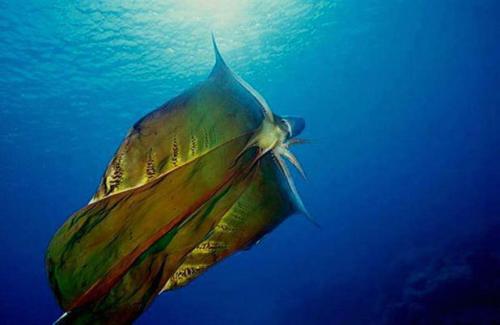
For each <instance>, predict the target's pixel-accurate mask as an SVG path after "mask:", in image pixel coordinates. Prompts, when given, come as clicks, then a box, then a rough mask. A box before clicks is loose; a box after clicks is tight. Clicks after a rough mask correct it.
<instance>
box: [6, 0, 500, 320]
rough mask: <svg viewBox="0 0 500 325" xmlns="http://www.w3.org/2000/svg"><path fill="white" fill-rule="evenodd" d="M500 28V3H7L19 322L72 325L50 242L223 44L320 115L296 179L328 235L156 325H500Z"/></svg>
mask: <svg viewBox="0 0 500 325" xmlns="http://www.w3.org/2000/svg"><path fill="white" fill-rule="evenodd" d="M499 17H500V4H499V3H498V1H495V0H453V1H452V0H440V1H430V0H427V1H425V0H414V1H396V0H384V1H382V0H369V1H366V0H365V1H361V0H352V1H335V2H334V1H307V0H282V1H240V2H235V1H221V0H218V1H214V2H208V1H195V0H186V1H182V2H181V1H179V2H173V1H170V2H169V1H147V2H146V1H145V2H133V1H110V2H108V1H106V2H98V1H75V2H73V1H54V2H45V1H35V0H33V1H27V0H26V1H1V2H0V121H1V125H2V127H1V129H0V164H1V165H0V166H1V169H0V194H1V195H0V204H1V205H0V206H1V210H0V211H1V212H0V218H1V219H0V221H1V226H0V260H1V262H2V263H1V266H0V283H1V291H0V323H2V324H49V323H51V322H52V321H54V320H55V319H56V318H57V317H59V315H60V314H61V310H60V309H59V307H58V306H57V304H56V300H55V298H54V297H53V295H52V293H51V291H50V288H49V285H48V280H47V277H46V273H45V268H44V253H45V249H46V247H47V244H48V242H49V240H50V238H51V237H52V235H53V234H54V232H55V231H56V230H57V228H58V227H59V226H60V225H61V224H62V223H63V222H64V220H65V219H66V218H67V217H68V216H69V215H70V214H71V213H72V212H74V211H76V210H77V209H79V208H80V207H82V206H83V205H85V204H86V203H87V202H88V200H89V199H90V197H91V196H92V194H93V192H94V190H95V189H96V186H97V184H98V181H99V178H100V176H101V174H102V172H103V170H104V168H105V166H106V164H107V162H108V161H109V159H110V158H111V157H112V155H113V153H114V151H115V149H116V147H117V146H118V144H119V143H120V142H121V140H122V139H123V137H124V136H125V134H126V132H127V130H128V128H129V127H130V126H131V125H133V123H134V122H135V121H136V120H138V119H139V118H140V117H141V116H143V115H144V114H146V113H147V112H149V111H151V110H152V109H154V108H155V107H157V106H159V105H160V104H162V103H163V102H165V101H166V100H168V99H169V98H171V97H172V96H174V95H176V94H178V93H179V92H180V91H182V90H183V89H185V88H187V87H189V86H191V85H193V84H195V83H197V82H199V81H201V80H203V79H204V78H205V77H206V76H207V75H208V73H209V71H210V69H211V65H212V64H213V57H212V56H213V52H212V50H211V48H210V46H211V44H210V32H211V31H214V32H215V33H216V36H217V38H218V41H219V46H220V49H221V52H222V53H223V55H224V57H225V59H226V61H227V62H228V64H229V65H230V66H231V67H232V69H233V70H234V71H235V72H237V73H238V74H239V75H240V76H242V77H243V78H244V79H245V80H247V81H248V82H249V83H250V84H252V85H253V86H254V87H255V88H256V89H258V90H259V91H260V92H261V93H262V95H263V96H264V97H265V98H266V99H267V101H268V102H269V103H270V106H271V107H272V109H273V110H274V111H275V112H276V113H278V114H284V115H298V116H302V117H304V118H305V119H306V121H307V127H306V130H305V133H304V137H306V138H308V139H310V140H311V144H309V145H305V146H301V147H300V148H296V149H295V152H296V154H297V156H298V157H299V159H300V160H301V162H302V164H303V166H304V169H305V170H306V173H307V174H308V179H307V181H302V180H300V178H299V177H296V178H297V181H296V182H297V186H298V189H299V192H300V193H301V195H302V198H303V201H304V203H305V205H306V206H307V208H308V210H309V211H310V213H311V215H313V216H314V218H315V219H316V220H317V222H318V223H320V224H321V229H317V228H316V227H314V226H312V225H311V224H310V223H309V222H308V221H307V220H306V219H305V218H302V217H291V218H290V219H289V220H287V221H286V222H285V223H284V224H282V225H281V226H280V227H279V228H278V229H277V230H276V231H274V232H273V233H271V234H270V235H268V236H267V237H266V238H265V239H264V240H263V241H262V242H261V243H260V244H259V245H257V246H255V247H254V248H252V249H251V250H249V251H245V252H243V253H239V254H237V255H235V256H233V257H231V258H229V259H227V260H225V261H224V262H222V263H221V264H219V265H217V266H215V267H214V268H212V269H210V271H208V272H207V273H206V274H205V275H204V276H202V277H201V278H199V279H198V280H196V281H194V282H193V283H191V284H190V285H188V286H187V287H185V288H183V289H180V290H177V291H174V292H169V293H167V294H164V295H162V296H160V297H158V298H157V299H156V301H155V302H154V303H153V305H152V306H151V307H150V308H149V309H148V310H147V311H146V312H145V313H144V314H143V316H142V317H141V318H140V319H139V320H138V321H137V323H138V324H163V323H164V324H199V323H201V322H203V323H204V324H440V323H441V324H443V323H445V324H457V323H460V322H461V323H462V324H491V323H493V322H494V321H495V320H496V321H497V322H500V283H499V278H500V241H499V237H500V199H499V198H500V168H499V160H498V159H499V157H500V141H499V135H498V133H499V122H500V116H499V114H500V112H499V109H500V68H499V64H500V42H499V40H500V19H499ZM295 176H298V175H295ZM446 322H448V323H446Z"/></svg>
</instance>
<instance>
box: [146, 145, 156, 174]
mask: <svg viewBox="0 0 500 325" xmlns="http://www.w3.org/2000/svg"><path fill="white" fill-rule="evenodd" d="M146 176H147V178H148V180H150V179H152V178H154V177H155V176H156V169H155V161H154V159H153V150H152V149H149V152H148V159H147V161H146Z"/></svg>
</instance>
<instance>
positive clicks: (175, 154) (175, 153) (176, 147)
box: [172, 135, 179, 166]
mask: <svg viewBox="0 0 500 325" xmlns="http://www.w3.org/2000/svg"><path fill="white" fill-rule="evenodd" d="M178 162H179V145H178V144H177V137H176V136H175V135H174V138H173V139H172V165H174V166H177V163H178Z"/></svg>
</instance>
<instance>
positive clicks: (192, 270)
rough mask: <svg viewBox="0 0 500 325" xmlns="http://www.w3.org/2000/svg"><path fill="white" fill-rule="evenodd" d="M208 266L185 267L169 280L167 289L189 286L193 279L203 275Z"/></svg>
mask: <svg viewBox="0 0 500 325" xmlns="http://www.w3.org/2000/svg"><path fill="white" fill-rule="evenodd" d="M207 267H208V265H205V264H198V265H183V266H182V267H180V268H179V269H177V271H175V273H174V274H173V275H172V277H170V279H168V281H167V284H166V286H165V287H166V288H168V289H173V288H178V287H182V286H183V285H185V284H187V283H188V282H189V281H190V280H191V279H193V278H195V277H196V276H198V275H199V274H200V273H202V272H203V271H204V270H205V269H206V268H207Z"/></svg>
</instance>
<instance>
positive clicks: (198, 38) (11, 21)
mask: <svg viewBox="0 0 500 325" xmlns="http://www.w3.org/2000/svg"><path fill="white" fill-rule="evenodd" d="M335 4H336V2H335V1H330V0H316V1H312V0H239V1H237V0H184V1H174V0H149V1H131V0H130V1H123V0H121V1H118V0H110V1H103V2H101V1H81V2H64V3H58V4H57V5H56V4H54V5H52V6H45V7H43V6H38V5H34V4H33V5H32V6H33V7H32V8H29V7H26V6H24V7H23V6H21V5H20V4H18V3H17V2H8V3H6V4H5V5H6V6H13V7H14V6H19V7H20V8H19V9H16V10H19V11H23V12H27V13H29V12H36V13H37V14H36V16H34V17H37V18H36V19H35V18H33V17H31V18H30V19H28V18H27V17H29V15H20V16H16V17H11V16H5V17H3V21H5V24H6V25H12V26H17V27H16V28H17V31H16V33H12V35H16V37H15V38H10V35H6V37H4V38H3V39H2V40H3V41H4V43H5V44H6V45H7V46H10V47H12V48H13V49H16V50H15V51H11V52H8V53H6V55H10V57H7V58H6V60H10V61H7V62H14V63H15V62H17V61H22V62H23V65H22V66H23V69H22V70H19V69H17V70H16V69H10V70H9V73H10V74H11V76H12V78H13V80H24V79H25V78H29V79H30V80H33V83H32V84H33V86H32V87H31V88H29V87H28V88H26V87H25V88H23V91H22V96H23V98H25V99H28V98H32V99H33V100H35V99H36V101H40V100H43V98H47V99H48V98H68V99H70V100H71V102H72V103H73V104H72V105H74V106H76V107H81V108H82V110H83V107H85V106H86V105H87V104H88V102H89V101H91V100H92V98H96V97H97V94H100V93H101V92H102V93H109V92H113V93H114V94H117V97H118V98H121V97H122V96H120V95H119V94H120V92H123V93H124V94H126V93H127V91H128V90H127V89H130V87H131V85H133V87H134V88H136V89H143V91H142V92H143V93H144V94H147V96H149V97H150V98H151V102H155V103H157V102H158V98H163V99H164V98H167V97H168V96H172V95H175V94H176V93H178V92H180V91H182V90H183V89H185V88H186V87H189V86H191V85H193V84H194V83H196V82H198V81H200V80H203V78H205V77H206V76H207V74H208V73H209V71H210V69H211V67H212V65H213V62H214V57H213V50H212V44H211V40H210V34H211V33H212V32H213V33H214V34H215V35H216V38H217V42H218V44H219V48H220V50H221V52H222V54H223V56H224V58H225V59H226V61H227V63H228V64H229V66H230V67H231V68H232V69H233V70H234V71H235V72H237V73H238V74H240V75H241V76H242V77H244V78H249V77H250V78H251V76H253V75H254V76H255V75H258V76H259V78H266V75H267V73H268V71H269V70H270V69H269V68H270V67H272V68H273V69H272V70H273V71H276V70H278V71H279V69H280V68H281V64H282V62H286V61H287V60H286V58H287V57H289V56H291V55H294V56H298V55H300V54H301V52H302V51H303V50H304V49H307V48H308V46H309V45H310V44H311V43H313V42H315V41H317V38H318V35H319V33H317V31H319V30H322V29H325V28H326V27H328V26H329V25H331V24H332V23H333V19H332V17H333V14H332V13H333V12H334V10H332V9H333V8H334V7H335ZM6 9H8V8H6ZM13 10H14V9H13ZM37 26H44V28H43V29H40V28H38V27H37ZM23 39H28V40H29V42H22V40H23ZM20 40H21V41H20ZM26 44H29V48H23V46H24V47H26ZM32 48H36V49H37V51H32V50H31V49H32ZM11 53H18V55H17V56H14V55H12V54H11ZM49 61H53V62H54V63H57V64H52V65H49V64H40V62H49ZM10 66H16V65H15V64H11V65H9V67H10ZM9 67H7V68H9ZM273 74H274V75H275V73H273ZM75 84H78V85H79V91H78V92H75V91H70V89H73V85H75ZM39 85H45V86H44V87H43V91H41V89H39ZM47 89H50V91H47ZM10 93H12V92H10ZM10 93H7V94H6V98H9V96H10V95H9V94H10ZM123 97H124V96H123ZM13 100H15V96H12V101H13ZM9 101H10V100H9ZM100 105H104V106H107V105H109V109H111V110H117V111H119V113H118V114H127V113H124V112H126V111H124V110H123V109H121V108H122V107H123V106H128V105H131V103H130V101H128V102H127V103H119V102H118V101H117V99H116V98H114V99H111V98H110V99H109V101H106V102H102V101H101V102H100ZM139 106H140V103H137V107H139ZM134 107H135V105H134ZM82 114H86V112H85V111H83V112H82Z"/></svg>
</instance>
